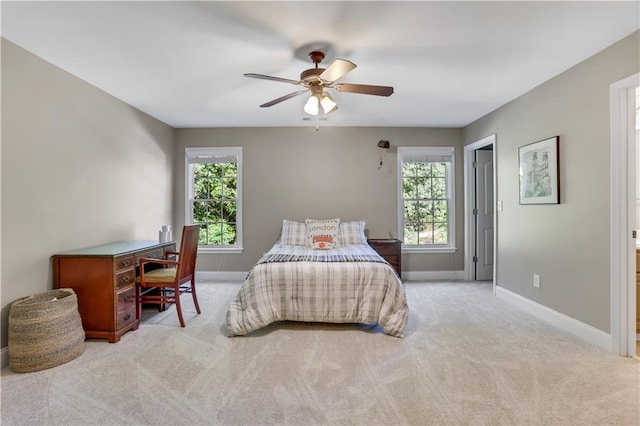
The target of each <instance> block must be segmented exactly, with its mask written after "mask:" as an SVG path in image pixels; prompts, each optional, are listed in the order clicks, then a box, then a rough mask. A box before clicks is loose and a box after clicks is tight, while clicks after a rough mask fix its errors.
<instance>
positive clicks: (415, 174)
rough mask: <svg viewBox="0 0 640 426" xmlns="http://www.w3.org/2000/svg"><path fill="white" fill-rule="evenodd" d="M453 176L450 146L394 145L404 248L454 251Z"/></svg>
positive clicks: (400, 237) (452, 158)
mask: <svg viewBox="0 0 640 426" xmlns="http://www.w3.org/2000/svg"><path fill="white" fill-rule="evenodd" d="M454 176H455V172H454V148H452V147H445V148H435V147H399V148H398V218H399V227H398V228H399V229H398V235H399V239H400V240H402V242H403V250H404V251H414V252H440V253H453V252H455V250H456V249H455V220H454V211H455V201H454V200H455V197H454Z"/></svg>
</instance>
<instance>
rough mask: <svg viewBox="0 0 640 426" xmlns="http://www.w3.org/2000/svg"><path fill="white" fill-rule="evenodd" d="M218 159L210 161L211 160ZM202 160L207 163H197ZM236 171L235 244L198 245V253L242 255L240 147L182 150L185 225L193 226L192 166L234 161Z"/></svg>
mask: <svg viewBox="0 0 640 426" xmlns="http://www.w3.org/2000/svg"><path fill="white" fill-rule="evenodd" d="M212 158H215V159H220V160H219V161H215V160H214V161H212V160H211V159H212ZM198 159H203V160H205V159H206V160H207V161H197V160H198ZM234 159H235V162H236V163H237V169H236V174H237V175H236V222H235V223H236V242H235V244H232V245H198V253H242V251H243V250H244V248H243V238H242V236H243V225H242V147H206V148H185V149H184V162H185V163H184V176H185V206H184V207H185V216H184V218H185V223H186V224H193V201H194V198H193V195H194V194H193V192H194V176H193V174H194V173H193V167H191V165H192V164H205V163H224V162H232V161H224V160H234Z"/></svg>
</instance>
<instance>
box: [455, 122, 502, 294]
mask: <svg viewBox="0 0 640 426" xmlns="http://www.w3.org/2000/svg"><path fill="white" fill-rule="evenodd" d="M488 145H493V201H494V203H495V204H497V201H496V200H497V196H496V195H497V193H498V191H497V188H498V179H497V176H498V174H497V173H498V163H497V157H498V155H497V151H498V146H497V141H496V134H495V133H494V134H492V135H489V136H487V137H485V138H482V139H480V140H478V141H475V142H472V143H470V144H468V145H465V146H464V155H463V160H464V276H465V279H466V280H467V281H472V280H473V247H475V243H476V235H475V232H473V230H474V226H473V221H474V215H473V206H474V204H475V202H474V200H475V190H474V178H475V170H474V168H473V160H474V157H473V153H474V151H475V150H477V149H480V148H482V147H485V146H488ZM495 207H496V206H494V209H493V211H494V214H493V294H494V295H495V294H496V284H497V277H498V274H497V270H498V250H497V245H498V210H497V209H496V208H495Z"/></svg>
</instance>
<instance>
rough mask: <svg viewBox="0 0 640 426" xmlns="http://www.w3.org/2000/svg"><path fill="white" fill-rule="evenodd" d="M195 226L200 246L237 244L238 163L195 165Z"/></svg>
mask: <svg viewBox="0 0 640 426" xmlns="http://www.w3.org/2000/svg"><path fill="white" fill-rule="evenodd" d="M193 176H194V181H193V223H194V224H199V225H200V239H199V242H198V244H200V245H233V244H235V243H236V213H237V211H236V210H237V191H236V188H237V182H238V180H237V179H238V165H237V163H210V164H194V165H193Z"/></svg>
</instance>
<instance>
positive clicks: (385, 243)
mask: <svg viewBox="0 0 640 426" xmlns="http://www.w3.org/2000/svg"><path fill="white" fill-rule="evenodd" d="M367 242H368V243H369V245H370V246H371V248H373V249H374V250H375V251H377V252H378V254H379V255H380V256H382V257H383V258H384V259H385V260H386V261H387V262H389V263H390V264H391V266H393V267H394V268H395V270H396V272H397V273H398V276H399V277H400V278H402V241H400V240H396V239H391V238H370V239H368V240H367Z"/></svg>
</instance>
